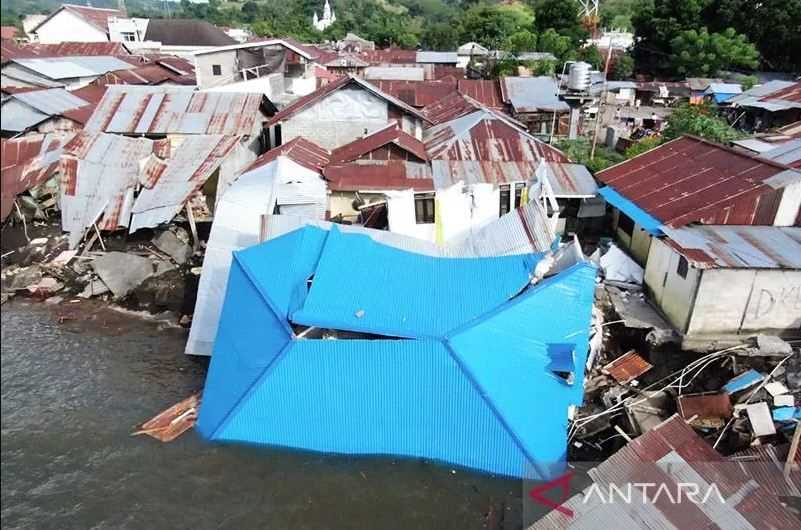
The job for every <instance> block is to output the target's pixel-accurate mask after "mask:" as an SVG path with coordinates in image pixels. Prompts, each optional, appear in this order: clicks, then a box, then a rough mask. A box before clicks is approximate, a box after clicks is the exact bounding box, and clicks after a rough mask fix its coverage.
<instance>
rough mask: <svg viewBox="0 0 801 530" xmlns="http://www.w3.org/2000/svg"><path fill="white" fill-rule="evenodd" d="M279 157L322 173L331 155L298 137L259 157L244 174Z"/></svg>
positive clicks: (322, 148) (309, 141)
mask: <svg viewBox="0 0 801 530" xmlns="http://www.w3.org/2000/svg"><path fill="white" fill-rule="evenodd" d="M279 156H285V157H287V158H290V159H291V160H293V161H294V162H296V163H298V164H300V165H301V166H303V167H305V168H307V169H311V170H312V171H317V172H319V171H322V169H323V168H324V167H325V166H326V165H328V163H329V162H330V161H331V153H330V152H329V151H328V150H327V149H325V148H324V147H320V146H319V145H317V144H316V143H314V142H312V141H311V140H307V139H306V138H304V137H302V136H298V137H295V138H293V139H292V140H290V141H288V142H287V143H285V144H282V145H279V146H278V147H274V148H272V149H270V150H269V151H267V152H266V153H264V154H262V155H261V156H259V157H258V158H257V159H256V160H254V161H253V163H252V164H251V165H250V166H248V168H247V169H246V170H245V172H247V171H252V170H254V169H256V168H258V167H261V166H264V165H267V164H269V163H270V162H272V161H273V160H275V159H276V158H278V157H279Z"/></svg>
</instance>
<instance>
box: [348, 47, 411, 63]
mask: <svg viewBox="0 0 801 530" xmlns="http://www.w3.org/2000/svg"><path fill="white" fill-rule="evenodd" d="M361 57H362V58H363V59H364V60H365V61H367V62H368V63H370V64H373V65H382V64H415V63H416V62H417V52H416V51H415V50H401V49H399V48H388V49H383V50H363V51H362V52H361Z"/></svg>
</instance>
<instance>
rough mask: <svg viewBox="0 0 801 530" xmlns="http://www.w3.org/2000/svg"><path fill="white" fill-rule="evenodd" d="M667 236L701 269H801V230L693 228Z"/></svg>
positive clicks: (673, 230) (667, 231)
mask: <svg viewBox="0 0 801 530" xmlns="http://www.w3.org/2000/svg"><path fill="white" fill-rule="evenodd" d="M799 182H801V180H799ZM665 235H666V236H667V238H666V239H665V242H666V243H667V244H669V245H670V246H671V247H673V248H674V249H676V251H677V252H679V253H681V254H682V255H684V256H685V257H686V258H687V259H688V261H690V262H691V263H692V264H693V266H695V267H697V268H702V269H708V268H738V269H742V268H745V269H801V228H798V227H779V226H726V225H693V226H685V227H682V228H666V229H665Z"/></svg>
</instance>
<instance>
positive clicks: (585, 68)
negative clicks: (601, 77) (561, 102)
mask: <svg viewBox="0 0 801 530" xmlns="http://www.w3.org/2000/svg"><path fill="white" fill-rule="evenodd" d="M591 69H592V66H590V65H589V64H587V63H585V62H577V63H573V64H571V65H570V73H569V74H568V76H567V88H568V89H570V90H573V91H575V92H586V91H587V90H589V88H590V70H591Z"/></svg>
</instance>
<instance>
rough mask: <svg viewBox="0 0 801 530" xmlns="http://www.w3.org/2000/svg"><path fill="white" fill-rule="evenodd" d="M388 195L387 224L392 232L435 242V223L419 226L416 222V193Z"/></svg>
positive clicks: (398, 192) (402, 192)
mask: <svg viewBox="0 0 801 530" xmlns="http://www.w3.org/2000/svg"><path fill="white" fill-rule="evenodd" d="M386 195H387V223H388V225H389V231H390V232H394V233H396V234H402V235H405V236H411V237H416V238H418V239H424V240H426V241H434V237H435V235H436V234H435V226H434V223H430V224H417V223H416V221H415V212H414V191H412V190H403V191H388V192H386Z"/></svg>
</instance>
